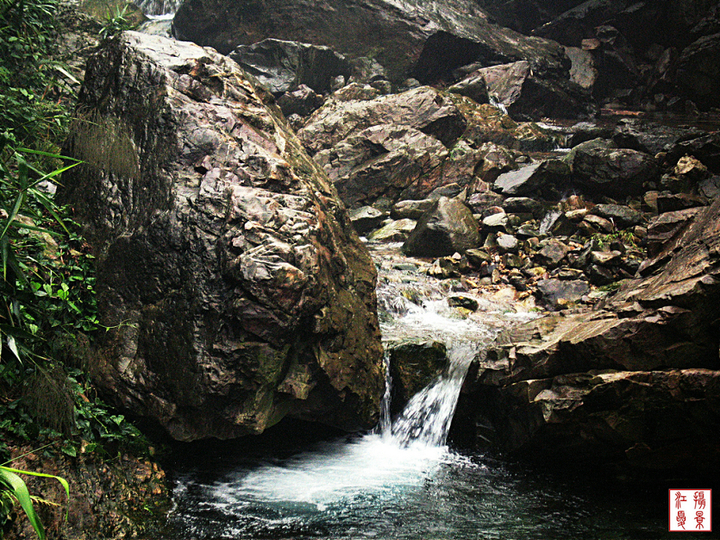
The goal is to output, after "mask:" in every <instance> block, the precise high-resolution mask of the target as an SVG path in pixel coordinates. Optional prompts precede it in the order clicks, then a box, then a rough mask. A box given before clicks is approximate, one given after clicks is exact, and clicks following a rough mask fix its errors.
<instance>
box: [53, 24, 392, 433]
mask: <svg viewBox="0 0 720 540" xmlns="http://www.w3.org/2000/svg"><path fill="white" fill-rule="evenodd" d="M264 95H265V94H264V93H259V92H258V91H256V89H255V88H254V87H253V85H252V84H251V82H250V81H249V80H248V79H247V78H246V77H245V76H244V74H243V71H242V70H241V69H240V67H239V66H238V65H237V64H236V63H235V62H233V61H232V60H230V59H229V58H227V57H224V56H222V55H219V54H217V53H215V52H214V51H212V50H209V49H203V48H201V47H198V46H196V45H193V44H190V43H184V42H178V41H174V40H168V39H164V38H160V37H154V36H148V35H144V34H139V33H135V32H125V33H123V34H122V35H121V36H119V37H118V38H116V39H114V40H111V41H108V42H106V43H105V44H104V46H103V47H102V48H100V49H99V50H98V51H97V52H96V53H95V55H94V56H93V57H92V59H91V60H90V61H89V63H88V69H87V74H86V77H85V83H84V86H83V90H82V93H81V97H80V106H79V107H78V111H77V122H75V124H74V126H75V127H74V129H73V130H72V132H71V134H70V137H69V139H68V143H67V144H66V147H65V149H64V152H66V155H68V156H74V157H76V158H78V159H81V160H83V161H84V163H85V164H84V165H83V166H80V167H75V168H74V169H72V173H71V174H68V175H66V176H64V178H63V184H64V187H63V189H62V191H61V192H60V193H59V194H58V196H59V198H60V199H61V200H62V201H63V202H64V203H66V204H72V206H73V207H74V208H75V209H76V212H77V214H76V215H77V219H78V220H79V221H80V222H82V223H83V225H84V230H85V231H86V234H87V237H88V238H89V241H90V242H91V243H92V245H93V247H94V248H95V254H96V257H97V291H98V304H99V316H100V319H101V322H102V324H104V325H106V326H107V327H108V328H109V330H108V332H107V333H106V334H105V335H104V337H103V339H102V340H99V342H98V344H97V347H98V349H99V350H97V351H96V354H95V356H94V358H95V362H94V364H93V366H92V375H93V378H94V380H95V381H96V383H97V384H98V386H99V387H100V388H102V390H103V392H104V394H105V395H106V396H109V397H110V398H112V400H113V401H114V402H115V403H116V404H118V405H121V406H122V407H123V408H125V409H128V410H130V411H131V412H132V413H133V414H136V415H139V416H144V417H149V418H151V419H152V420H153V421H155V422H157V423H159V424H160V425H162V426H163V427H164V428H165V429H166V430H167V431H168V433H170V435H171V436H172V437H174V438H176V439H179V440H186V441H189V440H194V439H200V438H206V437H215V438H220V439H225V438H233V437H238V436H240V435H245V434H256V433H260V432H262V431H263V430H264V429H266V428H268V427H269V426H271V425H273V424H275V423H277V422H278V421H279V420H280V419H282V418H283V417H284V416H288V415H289V416H291V417H295V418H303V419H306V420H314V421H318V422H323V423H327V424H331V425H335V426H338V427H342V428H344V429H349V430H356V429H365V428H369V427H371V426H372V425H374V423H375V422H376V420H377V417H378V414H379V405H380V398H381V395H382V393H383V381H384V375H383V367H382V347H381V345H380V333H379V328H378V323H377V315H376V307H375V304H376V300H375V293H374V288H375V281H376V273H375V267H374V264H373V263H372V261H371V260H370V257H369V256H368V254H367V251H366V250H365V248H364V246H363V245H362V244H361V242H360V241H359V239H358V237H357V235H356V233H355V232H354V231H353V230H352V227H351V225H350V220H349V219H348V216H347V214H346V212H345V210H344V207H343V205H342V204H341V203H340V202H339V201H338V199H337V194H336V192H335V190H334V189H333V187H332V184H331V183H330V182H329V180H328V179H327V177H326V176H325V175H324V173H323V172H322V170H321V169H320V168H319V167H318V166H317V165H316V164H315V163H314V162H313V161H312V160H311V159H310V158H309V157H308V156H307V155H306V154H305V153H304V152H303V151H302V147H301V144H300V142H299V141H298V140H297V139H296V138H295V136H294V135H293V133H292V132H291V131H290V130H289V128H288V127H287V125H286V123H285V121H284V120H283V119H282V117H281V116H275V115H274V113H273V112H272V110H271V109H268V108H267V107H266V106H265V105H264V103H263V96H264Z"/></svg>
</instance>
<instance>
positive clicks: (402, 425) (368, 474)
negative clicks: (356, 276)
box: [172, 248, 687, 540]
mask: <svg viewBox="0 0 720 540" xmlns="http://www.w3.org/2000/svg"><path fill="white" fill-rule="evenodd" d="M376 260H378V261H380V262H379V263H378V266H379V269H380V275H381V278H380V285H379V288H378V302H379V311H380V314H381V320H382V330H383V336H384V339H385V340H386V341H387V342H388V343H392V342H397V341H403V340H407V339H424V340H426V339H436V340H440V341H443V342H444V343H446V345H447V347H448V355H449V358H450V361H451V362H450V368H449V369H448V370H447V372H446V373H445V374H444V375H443V376H442V377H439V378H437V379H436V380H435V381H433V382H432V383H431V384H430V385H429V386H428V387H427V388H426V389H425V390H423V391H422V392H420V393H419V394H417V395H416V396H415V397H414V398H413V399H412V400H411V401H410V402H409V403H408V404H407V406H406V407H405V409H404V411H403V413H402V414H401V415H400V416H399V417H398V418H395V419H390V418H389V415H388V411H389V407H388V404H387V403H385V408H384V411H385V413H384V415H383V420H382V422H381V423H380V426H379V427H378V428H377V429H376V431H375V432H373V433H369V434H366V435H363V436H353V437H339V438H337V439H334V440H325V441H322V442H317V441H315V442H312V439H306V438H305V436H304V435H303V434H302V431H298V432H297V439H294V438H293V437H291V436H288V435H286V434H284V435H282V436H280V437H279V438H275V439H272V437H271V438H270V441H269V442H267V441H266V440H265V439H259V440H258V441H260V442H255V444H252V443H250V442H248V441H244V442H242V443H240V444H239V445H236V446H234V447H232V446H228V445H227V444H224V445H218V446H219V447H218V448H215V449H212V448H210V449H209V448H207V447H203V448H202V449H201V450H200V451H199V452H200V453H199V454H198V455H195V454H190V455H185V456H183V457H182V458H180V459H178V461H177V462H176V464H175V470H174V480H175V489H174V500H175V504H176V508H175V510H174V512H173V514H172V522H173V524H174V526H175V528H176V531H174V533H173V534H172V537H173V538H174V539H177V540H190V539H197V540H219V539H245V538H253V539H261V538H278V539H291V538H292V539H305V538H319V537H321V538H334V539H345V538H348V539H349V538H353V539H354V538H387V539H389V538H393V539H408V540H421V539H428V540H429V539H456V540H464V539H508V540H511V539H514V540H535V539H537V540H540V539H551V538H557V539H565V538H566V539H590V538H597V539H608V540H609V539H629V538H648V539H650V538H662V537H667V534H668V533H665V530H666V529H665V527H666V519H667V518H666V516H667V513H666V512H667V506H666V503H667V501H666V497H667V491H665V489H666V488H663V489H655V488H647V487H646V488H636V490H635V492H632V491H629V490H627V489H624V488H619V489H618V487H617V486H612V485H611V486H609V487H608V486H604V485H603V484H602V483H597V482H596V481H595V482H590V483H589V482H588V481H587V480H586V479H577V478H571V477H568V478H564V477H558V476H554V477H553V476H549V475H545V474H543V473H542V472H541V471H538V470H531V469H528V468H522V467H518V466H509V465H507V464H503V463H501V462H498V461H495V460H493V459H491V458H489V457H486V456H482V455H463V454H462V453H459V452H456V451H453V450H452V449H450V448H449V447H448V446H446V438H447V435H448V430H449V427H450V422H451V420H452V416H453V414H454V411H455V406H456V403H457V397H458V394H459V392H460V388H461V386H462V381H463V378H464V376H465V373H466V371H467V368H468V366H469V364H470V362H471V361H472V359H473V358H474V356H475V354H476V352H477V350H478V348H479V347H482V346H484V345H486V344H487V343H488V342H489V340H490V339H492V337H493V336H494V335H495V333H496V331H497V329H498V328H500V327H501V326H503V325H506V324H512V323H513V322H514V321H517V320H520V319H523V318H527V317H529V316H530V315H529V314H522V313H515V312H514V311H513V310H512V309H510V306H509V305H506V304H503V303H501V302H498V301H497V300H488V299H484V298H482V297H481V296H476V298H475V299H476V300H477V301H478V303H479V305H480V309H479V310H478V311H477V312H476V313H474V314H469V313H467V312H463V311H462V310H458V309H456V308H451V307H450V306H449V305H448V303H447V300H446V299H447V296H448V295H449V294H452V293H453V289H454V288H459V289H463V288H465V287H463V286H461V284H460V283H459V282H456V283H452V282H441V281H437V280H433V279H431V278H427V277H425V276H424V273H423V272H422V269H421V268H418V267H417V266H415V265H414V264H413V263H411V262H408V261H405V260H403V259H401V258H399V257H398V256H397V255H396V254H394V252H393V251H392V248H390V250H388V248H385V251H382V252H376ZM474 292H476V293H477V291H474ZM465 294H467V292H466V293H465ZM388 382H389V383H390V384H391V381H388ZM389 395H390V393H389V392H387V394H386V396H389ZM262 441H265V442H262ZM676 487H677V486H676ZM685 538H687V535H686V536H685Z"/></svg>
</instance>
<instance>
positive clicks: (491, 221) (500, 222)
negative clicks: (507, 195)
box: [483, 211, 507, 228]
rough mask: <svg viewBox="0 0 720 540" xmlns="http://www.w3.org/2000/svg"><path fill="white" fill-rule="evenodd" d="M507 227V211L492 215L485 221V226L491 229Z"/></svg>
mask: <svg viewBox="0 0 720 540" xmlns="http://www.w3.org/2000/svg"><path fill="white" fill-rule="evenodd" d="M505 225H507V214H506V213H505V211H502V212H498V213H496V214H492V215H490V216H488V217H486V218H485V219H483V226H485V227H491V228H499V227H505Z"/></svg>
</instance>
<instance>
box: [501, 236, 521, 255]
mask: <svg viewBox="0 0 720 540" xmlns="http://www.w3.org/2000/svg"><path fill="white" fill-rule="evenodd" d="M497 245H498V249H499V250H500V253H508V252H517V250H518V248H519V246H520V242H519V241H518V239H517V238H516V237H515V236H513V235H512V234H502V233H498V236H497Z"/></svg>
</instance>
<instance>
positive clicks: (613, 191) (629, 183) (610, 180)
mask: <svg viewBox="0 0 720 540" xmlns="http://www.w3.org/2000/svg"><path fill="white" fill-rule="evenodd" d="M593 143H594V141H588V142H587V143H583V144H581V145H579V146H576V147H575V148H574V149H573V152H574V156H573V159H572V172H573V182H574V183H575V185H576V186H578V187H580V188H582V189H583V190H585V191H587V192H589V193H590V194H603V195H610V196H619V197H624V196H629V195H638V194H640V193H642V192H643V191H644V190H645V189H646V188H645V184H646V183H647V182H651V181H656V180H659V176H660V175H659V167H658V164H657V161H656V160H655V158H654V157H653V156H650V155H649V154H645V153H643V152H638V151H637V150H630V149H627V148H608V147H603V146H602V145H597V144H595V145H594V146H593Z"/></svg>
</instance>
